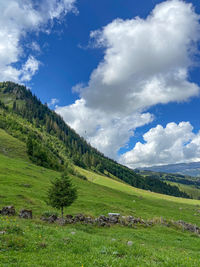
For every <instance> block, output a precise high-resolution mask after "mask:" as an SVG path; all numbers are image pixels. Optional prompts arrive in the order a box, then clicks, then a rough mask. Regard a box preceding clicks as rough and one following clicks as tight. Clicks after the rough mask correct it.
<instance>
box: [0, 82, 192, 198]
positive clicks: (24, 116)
mask: <svg viewBox="0 0 200 267" xmlns="http://www.w3.org/2000/svg"><path fill="white" fill-rule="evenodd" d="M0 128H3V129H4V130H5V131H6V132H7V133H9V134H10V135H12V136H14V137H16V138H18V139H19V140H20V141H22V142H25V143H26V145H27V153H28V155H29V158H30V160H31V161H32V162H33V163H35V164H37V165H40V166H43V167H46V168H50V169H53V170H57V171H63V170H64V169H65V168H66V167H67V165H69V164H74V165H77V166H79V167H82V168H85V169H89V170H92V171H95V172H97V173H101V174H103V175H106V176H108V177H113V176H115V177H117V178H118V179H120V180H122V181H124V182H126V183H128V184H130V185H132V186H134V187H137V188H141V189H146V190H150V191H153V192H157V193H163V194H168V195H173V196H178V197H185V198H190V196H189V195H187V194H186V193H185V192H183V191H180V190H179V188H178V187H176V186H171V185H169V184H167V183H165V182H162V181H160V180H159V179H154V178H152V177H146V178H144V177H143V176H141V175H139V174H136V173H135V172H134V171H133V170H131V169H129V168H127V167H125V166H123V165H120V164H118V163H117V162H115V161H113V160H111V159H109V158H107V157H105V156H104V155H103V154H102V153H100V152H99V151H97V150H96V149H94V148H93V147H91V146H90V145H89V144H88V143H87V142H86V141H85V140H84V139H83V138H81V137H80V136H79V135H78V134H76V133H75V131H74V130H72V129H71V128H70V127H69V126H68V125H66V124H65V122H64V121H63V119H62V118H61V117H60V116H59V115H57V114H56V113H55V112H53V111H51V110H50V109H49V108H48V107H47V105H43V104H42V103H41V101H40V100H38V99H37V97H36V96H34V95H32V93H31V91H30V90H27V89H26V88H25V87H24V86H21V85H18V84H15V83H12V82H3V83H0Z"/></svg>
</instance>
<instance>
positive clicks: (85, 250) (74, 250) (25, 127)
mask: <svg viewBox="0 0 200 267" xmlns="http://www.w3.org/2000/svg"><path fill="white" fill-rule="evenodd" d="M4 85H5V84H4ZM5 89H6V88H4V89H3V90H5ZM1 92H5V91H1ZM12 92H13V91H12ZM20 92H21V91H20ZM25 92H26V91H25ZM2 96H3V97H2ZM14 96H15V97H14ZM16 98H17V100H16ZM0 99H1V100H2V101H1V102H0V106H1V107H0V209H1V208H2V207H4V206H7V205H14V206H15V208H16V210H17V212H19V211H20V210H21V209H22V208H27V209H31V210H32V211H33V219H32V220H25V219H20V218H19V217H18V216H13V217H7V216H1V215H0V266H2V267H7V266H8V267H10V266H16V267H27V266H31V267H36V266H41V267H43V266H45V267H46V266H47V267H51V266H52V267H54V266H59V267H63V266H66V267H72V266H73V267H76V266H77V267H79V266H80V267H94V266H95V267H96V266H97V267H108V266H109V267H115V266H119V267H133V266H169V267H171V266H200V258H199V247H200V239H199V236H198V235H197V234H196V233H193V232H189V231H186V230H183V228H182V227H181V226H180V225H176V224H175V223H174V221H175V222H176V221H179V220H182V221H184V222H188V223H190V224H196V225H197V226H199V227H200V223H199V222H200V212H199V211H200V201H199V200H195V199H187V198H181V197H174V196H170V195H163V194H159V193H154V192H151V191H152V190H151V189H156V188H157V189H159V187H158V185H159V186H160V185H165V184H164V183H163V182H160V181H159V180H158V181H159V182H160V183H158V182H157V180H155V182H154V180H151V179H149V180H147V178H146V177H142V176H140V175H137V174H135V173H134V172H132V170H129V169H128V168H126V167H123V166H121V165H118V164H117V163H116V162H114V161H112V160H109V159H107V158H104V157H103V155H101V154H100V153H99V152H98V151H96V150H93V148H91V147H90V146H89V145H88V144H87V143H86V142H85V141H84V140H83V143H82V139H81V138H80V137H79V136H78V135H76V133H75V132H73V131H72V130H70V129H69V138H68V139H67V140H68V141H69V140H70V138H71V141H72V140H74V139H73V138H77V140H79V141H80V143H79V145H82V147H83V148H84V147H85V149H86V148H87V149H88V151H90V153H92V154H91V155H93V156H94V155H95V157H94V158H93V159H96V157H97V160H101V159H102V162H103V163H104V164H105V165H104V166H103V165H101V166H98V165H97V166H98V167H97V166H96V167H95V165H90V166H89V165H87V164H85V163H86V162H87V161H85V159H86V158H87V156H88V154H89V152H88V153H87V151H86V153H85V154H83V155H84V156H80V157H79V159H78V160H79V163H80V162H81V161H82V160H83V162H85V163H84V166H82V167H80V165H81V164H78V166H77V165H75V162H76V161H74V155H76V154H77V144H78V143H75V142H74V141H72V143H71V145H70V142H71V141H70V142H69V143H68V145H67V144H66V142H64V141H63V140H62V138H59V136H58V135H57V133H55V132H49V131H47V128H46V126H45V124H44V122H41V121H38V120H37V118H38V117H37V116H38V114H37V116H36V117H35V118H28V116H29V115H23V114H18V112H19V110H18V112H15V110H13V103H15V101H16V105H17V106H20V107H23V106H24V105H25V103H26V102H25V100H22V99H21V95H20V93H19V92H18V88H17V90H16V91H15V94H14V95H13V94H10V92H7V93H2V95H1V94H0ZM36 102H37V101H36ZM14 106H15V105H14ZM15 109H16V106H15ZM43 109H45V106H42V107H41V110H43ZM20 110H21V109H20ZM39 110H40V109H39ZM20 112H21V111H20ZM47 112H50V111H49V109H47ZM27 114H30V113H29V112H27ZM45 114H46V115H45V116H47V113H45ZM41 116H42V115H41ZM52 116H54V115H52ZM55 118H57V117H56V115H55ZM65 127H68V126H65ZM70 131H72V133H73V134H72V135H71V134H70V133H71V132H70ZM61 135H62V134H61ZM79 138H80V139H79ZM75 144H76V145H75ZM29 150H31V153H30V151H29ZM91 151H92V152H91ZM95 153H96V154H95ZM80 154H81V151H80ZM91 159H92V158H91ZM39 160H41V161H39ZM88 162H89V161H88ZM102 162H101V163H102ZM109 163H110V165H109ZM98 164H99V163H98ZM65 169H67V170H68V171H69V173H70V177H71V180H72V182H73V184H74V185H75V186H76V187H77V190H78V199H77V200H76V201H75V202H74V203H73V204H72V205H71V206H70V207H68V208H66V209H65V214H71V215H75V214H78V213H83V214H85V215H87V216H92V217H97V216H100V215H107V214H108V213H109V212H116V213H120V214H121V215H122V216H123V215H124V216H129V215H132V216H134V217H135V218H139V217H140V218H142V219H144V220H151V221H152V223H153V224H152V226H146V225H142V224H136V225H134V226H133V227H128V226H126V227H123V226H120V225H113V226H111V227H98V226H96V225H84V224H80V223H77V224H68V225H66V226H60V225H59V224H57V223H54V224H49V223H47V222H44V221H41V219H40V218H41V216H42V215H43V214H44V213H47V212H48V213H52V212H53V213H55V212H58V211H57V210H55V209H53V208H51V207H49V206H48V205H47V203H46V200H47V190H48V188H49V186H50V182H51V180H52V179H55V178H57V177H60V175H61V172H62V171H63V170H65ZM109 170H110V171H109ZM112 170H114V171H112ZM111 171H112V172H111ZM116 171H118V173H116ZM116 174H118V175H116ZM126 174H127V175H128V177H129V178H128V179H127V180H126V179H125V178H126ZM83 178H84V179H83ZM122 178H123V179H122ZM130 178H131V179H133V181H132V183H130V181H131V180H130ZM140 179H141V181H142V183H139V181H140ZM146 181H147V182H146ZM128 182H129V184H128ZM133 183H136V185H137V186H138V187H142V186H144V188H146V189H147V190H143V189H141V188H136V187H133V186H132V185H133ZM142 188H143V187H142ZM160 188H162V189H163V188H165V187H160ZM167 188H168V187H167ZM169 188H171V187H169ZM173 188H175V189H174V190H177V189H176V188H177V187H173ZM176 192H178V193H179V192H181V193H182V191H176ZM183 196H185V195H184V194H183ZM165 221H166V223H163V222H165ZM130 241H131V242H130ZM128 242H129V243H128Z"/></svg>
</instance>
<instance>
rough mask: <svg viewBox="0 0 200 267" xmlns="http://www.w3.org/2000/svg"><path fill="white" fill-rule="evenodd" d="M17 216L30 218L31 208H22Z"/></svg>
mask: <svg viewBox="0 0 200 267" xmlns="http://www.w3.org/2000/svg"><path fill="white" fill-rule="evenodd" d="M19 217H20V218H23V219H32V217H33V216H32V210H26V209H23V210H21V211H20V213H19Z"/></svg>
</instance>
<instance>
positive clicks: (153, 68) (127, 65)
mask: <svg viewBox="0 0 200 267" xmlns="http://www.w3.org/2000/svg"><path fill="white" fill-rule="evenodd" d="M199 18H200V16H199V15H198V14H196V13H195V11H194V9H193V6H192V4H188V3H186V2H184V1H179V0H169V1H165V2H163V3H161V4H158V5H157V6H156V7H155V8H154V9H153V11H152V12H151V14H150V15H149V16H148V17H147V18H145V19H142V18H139V17H136V18H133V19H129V20H122V19H116V20H114V21H113V22H111V23H110V24H108V25H107V26H105V27H104V28H103V29H101V30H97V31H94V32H92V33H91V38H92V39H93V40H94V43H95V45H96V47H103V48H104V58H103V60H102V61H101V62H100V63H99V65H98V67H97V68H96V69H95V70H94V71H93V72H92V74H91V76H90V80H89V82H88V85H87V86H84V85H82V84H78V85H77V86H75V87H74V90H75V91H76V92H77V91H78V92H80V99H79V100H78V101H76V102H75V103H74V104H72V105H70V106H67V107H60V108H57V112H58V113H59V114H61V115H62V116H63V117H64V119H65V121H66V122H67V123H69V124H70V126H71V127H73V128H74V129H75V130H76V131H77V132H78V133H79V134H81V135H82V136H84V137H86V138H87V140H88V141H90V142H91V144H92V145H93V146H95V147H97V148H98V149H99V150H101V151H102V152H104V153H105V154H106V155H109V156H114V155H115V157H116V152H117V151H118V150H119V148H120V147H121V146H123V145H124V144H126V143H127V142H128V141H129V138H130V137H131V136H132V135H133V134H134V129H135V128H137V127H139V126H142V125H144V124H146V123H149V122H151V121H152V115H150V114H149V113H146V110H147V109H148V108H149V107H151V106H153V105H156V104H158V103H162V104H166V103H169V102H172V101H176V102H180V101H185V100H187V99H188V98H190V97H193V96H197V95H198V93H199V87H198V85H197V84H195V83H193V82H191V81H190V80H189V71H190V68H191V67H193V66H194V65H195V64H196V62H195V56H196V54H198V51H197V50H198V42H199V39H200V24H199ZM138 122H139V123H138Z"/></svg>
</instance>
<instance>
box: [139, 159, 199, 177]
mask: <svg viewBox="0 0 200 267" xmlns="http://www.w3.org/2000/svg"><path fill="white" fill-rule="evenodd" d="M139 169H141V170H149V171H154V172H166V173H178V174H182V175H189V176H194V177H199V176H200V162H191V163H178V164H169V165H160V166H152V167H145V168H139Z"/></svg>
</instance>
